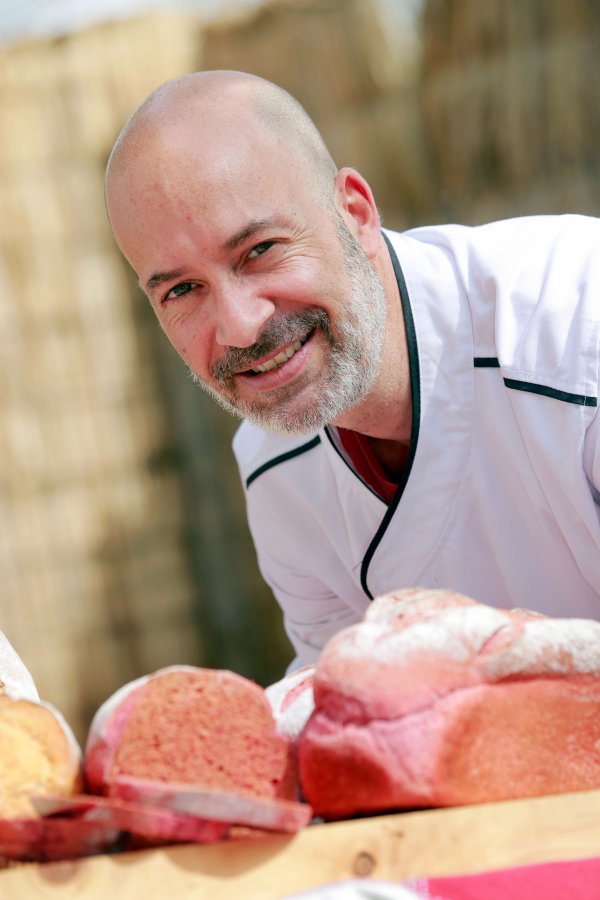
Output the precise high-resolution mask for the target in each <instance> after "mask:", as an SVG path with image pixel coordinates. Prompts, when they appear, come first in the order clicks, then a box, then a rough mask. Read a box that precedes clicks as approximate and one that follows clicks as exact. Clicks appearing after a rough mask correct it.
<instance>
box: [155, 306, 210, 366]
mask: <svg viewBox="0 0 600 900" xmlns="http://www.w3.org/2000/svg"><path fill="white" fill-rule="evenodd" d="M161 326H162V329H163V331H164V333H165V335H166V336H167V338H168V339H169V342H170V343H171V345H172V346H173V348H174V349H175V350H176V351H177V353H178V354H179V356H180V357H181V358H182V359H183V360H184V362H185V363H186V364H187V365H188V366H189V367H190V368H191V369H192V370H193V371H194V372H195V373H196V374H198V375H202V374H204V373H206V372H207V371H208V368H209V365H210V356H211V345H210V337H209V334H208V329H206V328H202V327H201V325H200V323H199V322H194V321H192V319H191V318H189V317H183V316H171V317H169V318H168V319H166V318H165V319H164V320H162V321H161Z"/></svg>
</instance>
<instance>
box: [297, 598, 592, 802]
mask: <svg viewBox="0 0 600 900" xmlns="http://www.w3.org/2000/svg"><path fill="white" fill-rule="evenodd" d="M313 687H314V699H315V712H314V713H313V715H312V716H311V718H310V720H309V722H308V724H307V726H306V727H305V729H304V731H303V732H302V735H301V737H300V745H299V757H300V776H301V783H302V788H303V791H304V794H305V796H306V798H307V800H308V802H309V803H311V805H312V807H313V809H314V811H315V812H316V813H317V814H321V815H323V816H326V817H329V818H340V817H343V816H348V815H353V814H357V813H362V812H373V811H378V810H379V811H381V810H388V809H401V808H411V807H413V808H414V807H429V806H451V805H458V804H466V803H477V802H483V801H491V800H502V799H508V798H515V797H526V796H535V795H540V794H550V793H559V792H563V791H576V790H585V789H591V788H598V787H600V623H598V622H595V621H587V620H577V619H550V618H546V617H543V616H539V615H536V614H534V613H527V612H521V611H508V610H501V609H492V608H490V607H487V606H484V605H483V604H480V603H476V602H475V601H473V600H471V599H469V598H467V597H464V596H461V595H459V594H455V593H452V592H449V591H434V590H422V589H418V588H414V589H409V590H403V591H398V592H394V593H390V594H386V595H385V596H383V597H380V598H377V599H376V600H375V601H374V602H373V603H372V604H371V607H370V608H369V610H368V612H367V615H366V617H365V619H364V621H363V622H362V623H360V624H358V625H356V626H353V627H351V628H348V629H345V630H344V631H342V632H340V633H339V634H338V635H336V636H335V637H334V638H333V639H332V640H331V641H329V643H328V644H327V646H326V647H325V649H324V651H323V654H322V657H321V660H320V661H319V664H318V666H317V670H316V672H315V676H314V685H313Z"/></svg>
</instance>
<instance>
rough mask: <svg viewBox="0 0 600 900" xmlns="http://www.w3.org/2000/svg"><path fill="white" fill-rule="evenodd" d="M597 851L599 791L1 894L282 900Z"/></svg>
mask: <svg viewBox="0 0 600 900" xmlns="http://www.w3.org/2000/svg"><path fill="white" fill-rule="evenodd" d="M589 856H600V791H586V792H582V793H576V794H563V795H560V796H552V797H539V798H536V799H532V800H511V801H508V802H504V803H486V804H481V805H478V806H464V807H458V808H455V809H445V810H429V811H426V812H413V813H403V814H395V815H388V816H377V817H374V818H369V819H357V820H354V821H348V822H338V823H332V824H327V825H313V826H311V827H309V828H305V829H304V830H303V831H301V832H300V833H298V834H296V835H294V836H292V837H285V836H280V835H276V836H272V837H270V836H269V837H265V838H254V839H245V840H238V841H232V842H224V843H219V844H212V845H206V846H194V845H181V846H177V847H169V848H164V849H160V850H141V851H137V852H135V853H123V854H119V855H113V856H97V857H91V858H89V859H86V860H80V861H77V862H65V863H47V864H45V865H36V864H33V863H24V864H21V865H18V866H15V867H13V868H9V869H6V870H5V871H2V872H0V900H29V898H36V900H37V898H40V900H44V898H48V900H50V898H77V900H121V898H123V900H168V898H171V897H176V898H177V900H204V898H210V900H238V898H239V900H281V898H282V897H285V896H286V894H289V893H294V892H296V891H303V890H308V889H310V888H314V887H316V886H318V885H322V884H328V883H329V882H333V881H338V880H340V879H345V878H354V877H357V876H362V877H369V876H372V877H374V878H381V879H387V880H393V881H402V880H403V879H405V878H408V877H411V876H418V875H430V876H433V875H453V874H460V873H463V874H466V873H472V872H481V871H485V870H488V869H495V868H509V867H512V866H518V865H524V864H526V863H534V862H549V861H552V860H572V859H583V858H585V857H589Z"/></svg>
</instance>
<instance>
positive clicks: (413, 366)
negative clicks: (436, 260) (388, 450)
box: [360, 234, 421, 600]
mask: <svg viewBox="0 0 600 900" xmlns="http://www.w3.org/2000/svg"><path fill="white" fill-rule="evenodd" d="M383 238H384V240H385V242H386V244H387V248H388V252H389V254H390V259H391V261H392V265H393V267H394V275H395V276H396V281H397V283H398V290H399V291H400V302H401V303H402V313H403V315H404V326H405V328H406V341H407V344H408V368H409V373H410V392H411V401H412V425H411V432H410V447H409V450H408V459H407V461H406V465H405V467H404V470H403V472H402V478H401V479H400V482H399V484H398V489H397V491H396V493H395V494H394V496H393V498H392V502H391V503H390V504H389V506H388V508H387V510H386V513H385V515H384V517H383V519H382V520H381V523H380V525H379V528H378V529H377V531H376V533H375V537H374V538H373V540H372V541H371V543H370V544H369V547H368V549H367V552H366V553H365V556H364V559H363V561H362V566H361V571H360V583H361V586H362V589H363V591H364V592H365V594H366V595H367V597H369V599H370V600H372V599H373V594H372V593H371V591H370V590H369V586H368V584H367V576H368V574H369V566H370V564H371V560H372V559H373V556H374V554H375V551H376V550H377V547H378V546H379V544H380V542H381V539H382V538H383V536H384V534H385V532H386V531H387V527H388V525H389V523H390V522H391V520H392V518H393V516H394V513H395V512H396V509H397V507H398V504H399V503H400V500H401V498H402V494H403V493H404V488H405V487H406V483H407V482H408V479H409V476H410V472H411V469H412V464H413V461H414V458H415V453H416V450H417V441H418V439H419V426H420V422H421V375H420V368H419V348H418V345H417V336H416V332H415V323H414V320H413V314H412V309H411V306H410V298H409V296H408V288H407V287H406V281H405V279H404V275H403V273H402V269H401V267H400V262H399V261H398V257H397V256H396V251H395V250H394V248H393V247H392V245H391V243H390V241H389V238H388V237H387V235H386V234H383Z"/></svg>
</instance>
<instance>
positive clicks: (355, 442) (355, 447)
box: [337, 428, 398, 504]
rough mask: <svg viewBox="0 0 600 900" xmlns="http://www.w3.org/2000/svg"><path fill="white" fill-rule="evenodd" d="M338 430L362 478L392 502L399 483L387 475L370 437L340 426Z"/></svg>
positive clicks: (382, 496) (382, 497)
mask: <svg viewBox="0 0 600 900" xmlns="http://www.w3.org/2000/svg"><path fill="white" fill-rule="evenodd" d="M337 432H338V434H339V436H340V440H341V442H342V444H343V447H344V450H345V451H346V453H347V454H348V456H349V457H350V461H351V462H352V465H353V466H354V468H355V469H356V471H357V472H358V474H359V475H360V477H361V478H362V480H363V481H365V482H366V483H367V484H368V485H369V487H370V488H372V489H373V490H374V491H375V493H376V494H377V496H378V497H381V499H382V500H385V502H386V503H388V504H389V503H391V500H392V497H393V496H394V494H395V493H396V490H397V489H398V484H397V483H396V482H395V481H390V480H389V478H387V477H386V475H385V473H384V471H383V469H382V467H381V464H380V462H379V460H378V459H377V457H376V456H375V454H374V453H373V451H372V449H371V447H370V446H369V441H368V438H367V437H366V436H365V435H363V434H359V433H358V432H357V431H348V430H347V429H346V428H338V430H337Z"/></svg>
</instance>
